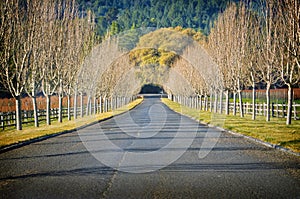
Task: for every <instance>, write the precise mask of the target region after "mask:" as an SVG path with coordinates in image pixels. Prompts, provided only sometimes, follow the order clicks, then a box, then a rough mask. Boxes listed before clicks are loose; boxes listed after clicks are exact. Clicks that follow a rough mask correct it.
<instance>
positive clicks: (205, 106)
mask: <svg viewBox="0 0 300 199" xmlns="http://www.w3.org/2000/svg"><path fill="white" fill-rule="evenodd" d="M207 103H208V100H207V95H205V96H204V110H205V111H208V110H207V109H208V105H207Z"/></svg>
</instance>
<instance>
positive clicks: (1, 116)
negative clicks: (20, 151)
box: [0, 113, 4, 130]
mask: <svg viewBox="0 0 300 199" xmlns="http://www.w3.org/2000/svg"><path fill="white" fill-rule="evenodd" d="M0 122H1V126H2V130H4V117H3V113H1V114H0Z"/></svg>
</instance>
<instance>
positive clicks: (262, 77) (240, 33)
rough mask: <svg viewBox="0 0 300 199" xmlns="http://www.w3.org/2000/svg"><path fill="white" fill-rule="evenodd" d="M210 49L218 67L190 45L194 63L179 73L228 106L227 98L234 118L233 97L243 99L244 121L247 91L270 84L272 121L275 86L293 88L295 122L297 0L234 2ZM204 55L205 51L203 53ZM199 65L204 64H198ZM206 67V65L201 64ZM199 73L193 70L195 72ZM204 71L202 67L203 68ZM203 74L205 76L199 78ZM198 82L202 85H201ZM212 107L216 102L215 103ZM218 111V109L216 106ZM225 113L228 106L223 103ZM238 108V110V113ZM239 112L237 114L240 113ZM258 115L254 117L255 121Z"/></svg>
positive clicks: (299, 69) (299, 52) (182, 65)
mask: <svg viewBox="0 0 300 199" xmlns="http://www.w3.org/2000/svg"><path fill="white" fill-rule="evenodd" d="M203 43H204V47H205V49H206V50H207V52H208V53H209V54H210V56H211V57H212V59H213V61H214V62H215V63H216V64H217V66H216V67H217V69H216V68H215V67H214V66H210V67H205V66H208V64H207V63H204V62H203V60H205V58H202V57H201V53H200V56H199V52H200V51H201V50H199V49H197V48H199V47H197V46H196V45H194V46H189V47H188V49H187V50H186V51H185V52H184V53H183V57H184V58H185V59H187V60H188V62H186V61H183V60H181V61H177V63H175V65H174V66H175V67H174V68H175V69H177V70H178V71H179V72H178V73H180V74H182V75H184V77H185V79H190V81H189V82H193V83H192V84H193V89H194V90H195V92H196V93H197V94H198V95H200V96H210V97H211V99H214V100H215V104H216V103H217V101H218V97H219V99H220V102H222V99H223V95H224V94H225V96H226V103H225V104H226V107H225V113H226V114H229V94H230V93H233V96H234V107H236V95H238V98H239V103H240V105H239V107H240V111H239V112H240V116H241V117H244V113H243V109H242V107H243V106H242V95H241V92H242V90H243V89H244V88H246V87H252V88H253V107H255V103H256V102H255V101H256V99H255V88H256V87H257V84H265V85H266V99H267V114H266V121H270V89H271V86H272V85H274V84H280V85H286V86H287V87H288V109H287V120H286V124H287V125H288V124H291V118H292V100H293V96H292V93H293V88H294V87H295V86H299V83H300V61H299V60H300V3H299V1H297V0H262V1H261V2H260V4H257V3H253V2H251V1H248V3H245V2H243V1H241V2H240V3H231V4H230V5H229V6H228V7H227V9H226V10H225V11H224V12H223V13H221V14H220V15H219V17H218V19H217V21H216V22H215V24H214V27H213V28H212V30H211V33H210V35H209V36H208V39H207V41H206V42H203ZM202 54H203V53H202ZM197 65H198V66H197ZM199 65H200V66H199ZM193 67H194V68H196V69H197V70H192V69H191V68H193ZM197 67H198V68H197ZM199 76H201V78H200V77H199ZM195 80H196V81H195ZM210 104H212V103H210ZM215 107H217V106H215ZM219 107H220V110H219V111H220V112H222V108H223V107H222V103H220V106H219ZM235 110H236V109H235V108H234V112H235ZM234 114H236V112H235V113H234ZM255 114H256V111H253V115H252V119H253V120H255V117H256V115H255Z"/></svg>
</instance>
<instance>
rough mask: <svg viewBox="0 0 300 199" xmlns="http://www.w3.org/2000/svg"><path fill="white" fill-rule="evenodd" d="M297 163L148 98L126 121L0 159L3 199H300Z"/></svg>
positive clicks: (118, 119)
mask: <svg viewBox="0 0 300 199" xmlns="http://www.w3.org/2000/svg"><path fill="white" fill-rule="evenodd" d="M129 116H130V118H131V119H132V120H133V121H134V125H132V124H131V122H132V121H131V120H130V119H128V117H129ZM126 124H128V125H127V126H126ZM124 132H125V133H124ZM209 133H210V134H209ZM211 135H212V136H211ZM191 138H192V142H191V145H189V146H188V147H187V149H186V145H187V144H189V142H190V139H191ZM173 140H175V141H174V142H173ZM176 140H177V141H176ZM107 142H110V143H113V144H112V145H106V144H107ZM93 143H94V144H93ZM214 144H215V145H214ZM166 146H167V147H166ZM97 147H98V148H97ZM110 147H115V148H110ZM106 149H107V150H106ZM160 149H164V150H160ZM199 152H203V153H202V156H201V157H200V158H199ZM176 153H177V154H176ZM151 154H152V156H151ZM178 154H179V157H178V158H176V155H178ZM181 154H182V155H181ZM206 154H207V155H206ZM141 157H142V159H140V158H141ZM110 158H111V159H110ZM173 158H175V160H174V159H173ZM103 163H105V164H103ZM299 163H300V161H299V157H295V156H293V155H289V154H286V153H283V152H281V151H278V150H274V149H270V148H267V147H265V146H262V145H260V144H257V143H254V142H252V141H250V140H247V139H244V138H242V137H239V136H235V135H231V134H228V133H224V132H219V131H218V130H216V129H210V128H208V127H206V126H203V125H200V124H198V123H197V122H195V121H193V120H191V119H189V118H187V117H184V116H181V115H179V114H177V113H175V112H173V111H171V110H170V109H168V108H167V107H166V106H165V105H163V104H162V103H161V102H160V99H159V98H151V97H149V98H145V100H144V102H143V103H142V104H141V105H139V106H137V107H136V108H135V109H133V110H131V111H130V112H128V114H127V115H126V114H125V115H120V116H118V117H116V118H115V119H110V120H107V121H104V122H101V123H99V124H95V125H93V126H89V127H87V128H84V129H82V130H80V131H78V132H73V133H68V134H64V135H61V136H57V137H54V138H51V139H47V140H44V141H41V142H36V143H33V144H30V145H27V146H24V147H21V148H18V149H14V150H11V151H8V152H4V153H2V154H0V164H1V172H0V197H1V198H2V199H4V198H300V178H299V170H300V169H299V168H300V164H299ZM110 164H111V165H110ZM110 166H112V167H113V168H114V169H113V168H111V167H110Z"/></svg>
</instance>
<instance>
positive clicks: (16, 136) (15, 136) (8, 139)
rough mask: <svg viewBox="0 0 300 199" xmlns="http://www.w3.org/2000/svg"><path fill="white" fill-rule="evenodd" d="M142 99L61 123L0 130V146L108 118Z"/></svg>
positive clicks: (122, 111) (133, 105)
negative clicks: (114, 108)
mask: <svg viewBox="0 0 300 199" xmlns="http://www.w3.org/2000/svg"><path fill="white" fill-rule="evenodd" d="M142 101H143V99H137V100H135V101H133V102H131V103H130V104H128V105H126V106H124V107H121V108H119V109H117V110H114V111H113V112H112V111H110V112H107V113H101V114H97V115H92V116H85V117H83V118H79V119H76V120H71V121H63V123H59V122H57V121H53V122H52V124H51V125H49V126H48V125H46V124H45V122H43V123H41V124H40V127H38V128H36V127H34V126H32V124H31V125H27V126H24V128H23V130H22V131H17V130H15V129H8V130H5V131H2V132H0V148H3V147H6V146H9V145H12V144H17V143H20V142H24V141H29V140H32V139H35V138H39V137H43V136H47V135H53V134H57V133H60V132H63V131H67V130H75V129H76V128H78V127H80V126H83V125H87V124H90V123H93V122H96V121H99V120H103V119H107V118H110V117H112V116H114V115H117V114H121V113H124V112H126V111H127V110H130V109H133V108H134V107H136V106H137V105H138V104H140V103H141V102H142Z"/></svg>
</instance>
